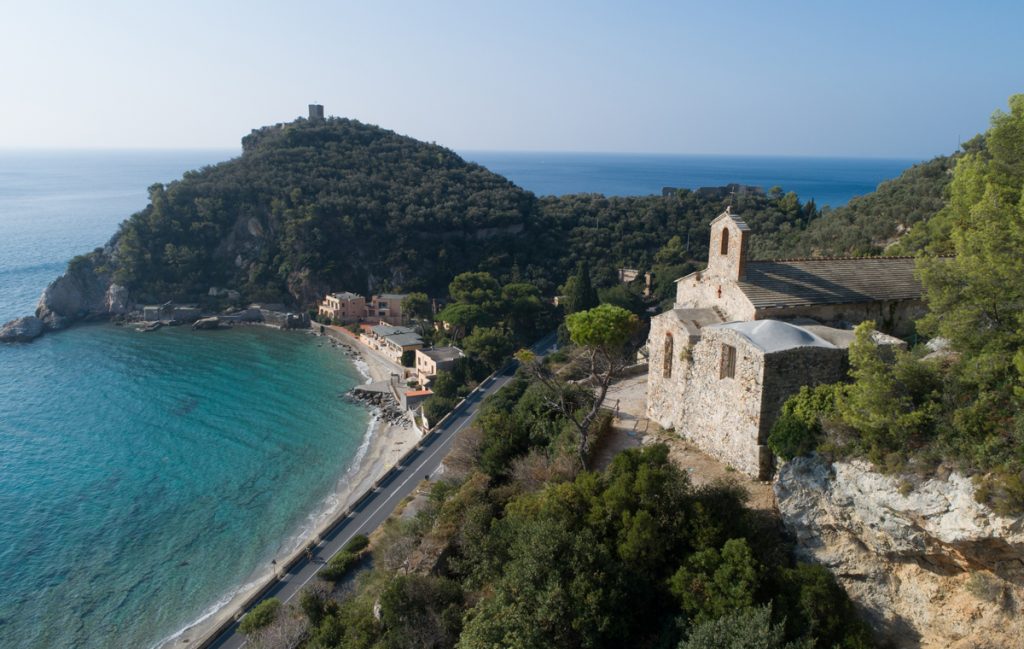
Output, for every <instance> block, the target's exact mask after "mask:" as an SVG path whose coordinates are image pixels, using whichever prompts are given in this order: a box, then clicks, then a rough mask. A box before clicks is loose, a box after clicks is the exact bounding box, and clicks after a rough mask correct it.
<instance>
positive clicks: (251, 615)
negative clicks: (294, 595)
mask: <svg viewBox="0 0 1024 649" xmlns="http://www.w3.org/2000/svg"><path fill="white" fill-rule="evenodd" d="M280 608H281V600H279V599H278V598H276V597H271V598H269V599H265V600H263V601H262V602H260V603H259V604H257V605H256V606H254V607H253V608H252V610H251V611H249V612H248V613H246V614H245V617H243V618H242V621H241V623H240V624H239V625H238V630H239V631H240V632H242V633H245V634H249V633H252V632H253V631H258V630H259V629H262V628H264V627H266V626H269V625H270V623H271V622H273V621H274V618H276V617H277V611H278V610H279V609H280Z"/></svg>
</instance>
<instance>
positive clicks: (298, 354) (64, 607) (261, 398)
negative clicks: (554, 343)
mask: <svg viewBox="0 0 1024 649" xmlns="http://www.w3.org/2000/svg"><path fill="white" fill-rule="evenodd" d="M321 345H322V342H321V341H320V339H317V338H315V337H313V336H309V335H308V334H300V333H285V332H280V331H274V330H270V329H266V328H262V327H249V328H241V329H235V330H232V331H220V332H201V333H193V332H192V331H190V330H189V329H187V328H173V329H162V330H159V331H157V332H152V333H137V332H134V331H131V330H128V329H123V328H118V327H114V326H111V325H91V326H82V327H77V328H74V329H71V330H69V331H67V332H64V333H61V334H60V335H52V336H45V337H43V338H41V339H40V340H38V341H36V342H34V343H32V344H31V345H5V346H0V376H2V377H4V380H3V382H2V383H0V467H2V470H0V521H3V524H2V526H0V647H40V648H42V647H48V648H50V647H79V648H91V647H96V648H100V647H148V646H152V645H153V644H154V643H155V642H157V641H159V640H161V639H162V638H165V637H167V636H168V635H169V634H171V633H173V632H174V631H176V630H178V629H180V628H181V627H183V626H184V625H186V624H187V623H189V622H190V621H193V620H195V619H196V618H197V617H199V616H200V615H201V614H203V612H204V611H205V610H207V609H208V608H209V607H211V606H213V605H215V604H216V603H217V602H218V601H219V600H221V599H223V598H224V597H225V595H227V594H228V590H227V589H230V588H232V587H233V586H237V585H240V584H243V583H245V582H247V581H250V580H252V579H253V578H254V577H256V576H257V575H258V574H259V573H261V572H263V571H266V570H267V569H269V568H270V563H269V562H270V561H271V559H273V558H275V557H277V558H280V557H282V556H283V555H284V554H285V553H286V552H287V551H288V550H289V549H292V548H293V547H294V544H295V543H296V535H297V534H299V533H301V532H302V531H303V530H308V529H310V528H311V527H312V526H313V525H314V523H315V521H314V520H312V518H311V516H310V513H311V512H315V511H322V510H324V509H325V508H326V506H327V505H328V504H329V496H330V494H331V493H332V492H333V491H334V489H335V487H336V486H337V484H338V476H339V474H340V473H341V472H342V470H343V468H344V467H346V466H348V464H349V463H350V462H351V460H352V458H353V457H354V456H355V455H356V452H357V449H358V448H359V447H360V444H361V443H362V441H363V438H364V436H365V431H366V428H367V422H368V414H367V413H366V412H365V411H364V410H363V409H361V408H359V407H357V406H354V405H352V404H350V403H347V402H345V401H343V400H341V399H339V398H338V394H339V393H340V392H343V391H345V390H347V389H348V388H350V387H351V386H352V385H354V384H356V383H358V382H361V377H360V376H359V375H358V373H357V372H356V371H355V370H354V368H353V367H352V365H351V363H349V362H348V361H347V359H345V357H344V356H342V355H341V354H340V353H339V352H336V351H335V350H333V349H331V347H330V346H324V347H321Z"/></svg>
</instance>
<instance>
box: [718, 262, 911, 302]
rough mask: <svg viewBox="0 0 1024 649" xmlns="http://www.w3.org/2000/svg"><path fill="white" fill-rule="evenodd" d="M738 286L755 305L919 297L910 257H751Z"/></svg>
mask: <svg viewBox="0 0 1024 649" xmlns="http://www.w3.org/2000/svg"><path fill="white" fill-rule="evenodd" d="M738 285H739V287H740V290H742V291H743V294H744V295H746V296H747V299H749V300H750V301H751V303H753V305H754V307H756V308H767V307H788V306H804V305H810V304H856V303H861V302H876V301H879V300H912V299H918V298H920V297H921V282H920V281H918V279H917V278H916V277H914V258H913V257H871V258H865V259H793V260H778V261H749V262H747V264H746V267H745V272H744V277H743V279H742V280H741V281H740V282H738Z"/></svg>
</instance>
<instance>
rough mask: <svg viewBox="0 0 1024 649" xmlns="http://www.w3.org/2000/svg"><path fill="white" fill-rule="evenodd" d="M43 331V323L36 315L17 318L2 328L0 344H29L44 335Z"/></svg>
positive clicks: (0, 329)
mask: <svg viewBox="0 0 1024 649" xmlns="http://www.w3.org/2000/svg"><path fill="white" fill-rule="evenodd" d="M43 329H44V327H43V321H42V320H40V319H39V318H37V317H35V316H34V315H29V316H24V317H22V318H17V319H15V320H11V321H10V322H8V323H7V324H5V325H4V326H3V327H2V328H0V342H5V343H15V342H20V343H25V342H29V341H30V340H35V339H36V338H38V337H39V336H41V335H43Z"/></svg>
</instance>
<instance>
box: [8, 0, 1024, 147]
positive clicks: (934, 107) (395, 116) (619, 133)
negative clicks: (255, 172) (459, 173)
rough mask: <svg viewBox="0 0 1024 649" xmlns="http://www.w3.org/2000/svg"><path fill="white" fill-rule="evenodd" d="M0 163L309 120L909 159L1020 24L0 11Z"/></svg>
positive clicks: (415, 130)
mask: <svg viewBox="0 0 1024 649" xmlns="http://www.w3.org/2000/svg"><path fill="white" fill-rule="evenodd" d="M0 16H2V20H0V60H2V61H3V64H2V65H0V148H35V147H45V148H53V147H57V148H94V147H103V148H232V147H237V146H238V142H239V139H240V138H241V136H242V135H244V134H246V133H247V132H248V131H249V130H250V129H251V128H254V127H257V126H261V125H264V124H271V123H274V122H279V121H287V120H291V119H293V118H295V117H297V116H298V115H300V114H304V113H305V112H306V104H308V103H310V102H313V101H316V102H319V103H322V104H324V105H325V106H326V110H327V112H328V114H332V115H339V116H346V117H353V118H356V119H359V120H362V121H364V122H369V123H373V124H379V125H381V126H384V127H386V128H390V129H393V130H395V131H398V132H399V133H405V134H408V135H411V136H413V137H417V138H420V139H423V140H429V141H436V142H438V143H440V144H444V145H446V146H448V147H451V148H453V149H457V150H535V151H607V152H651V153H718V154H768V155H771V154H782V155H826V156H827V155H836V156H872V157H910V158H925V157H931V156H933V155H936V154H939V153H948V152H950V151H952V150H954V149H955V148H956V146H957V141H958V138H963V139H967V138H968V137H970V136H972V135H973V134H975V133H977V132H979V131H982V130H984V129H985V127H986V125H987V122H988V118H989V116H990V115H991V113H992V111H993V110H995V109H996V108H1000V107H1005V106H1006V99H1007V97H1008V96H1009V95H1011V94H1013V93H1015V92H1024V36H1022V32H1021V28H1022V25H1024V2H1021V1H1020V0H1017V1H1015V2H998V1H985V2H967V1H957V2H947V1H932V2H899V1H897V0H890V1H888V2H871V1H863V0H859V1H850V2H840V1H838V0H835V1H833V0H827V1H822V0H818V1H815V2H769V1H765V0H761V1H751V2H739V1H728V0H717V1H715V2H700V3H698V2H683V1H679V2H639V1H631V2H625V1H623V2H618V3H610V2H557V1H556V0H547V1H541V2H532V1H521V0H513V1H508V2H490V1H488V0H473V1H467V2H445V1H440V0H418V1H415V2H412V1H410V2H397V1H386V0H366V1H364V2H360V3H355V2H304V1H301V0H291V1H289V2H258V1H249V2H228V1H217V0H203V1H196V2H192V1H177V2H159V3H158V2H148V1H145V0H132V1H126V2H108V1H101V0H93V1H90V2H78V1H75V2H47V1H46V0H34V1H33V2H25V1H22V0H0Z"/></svg>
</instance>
